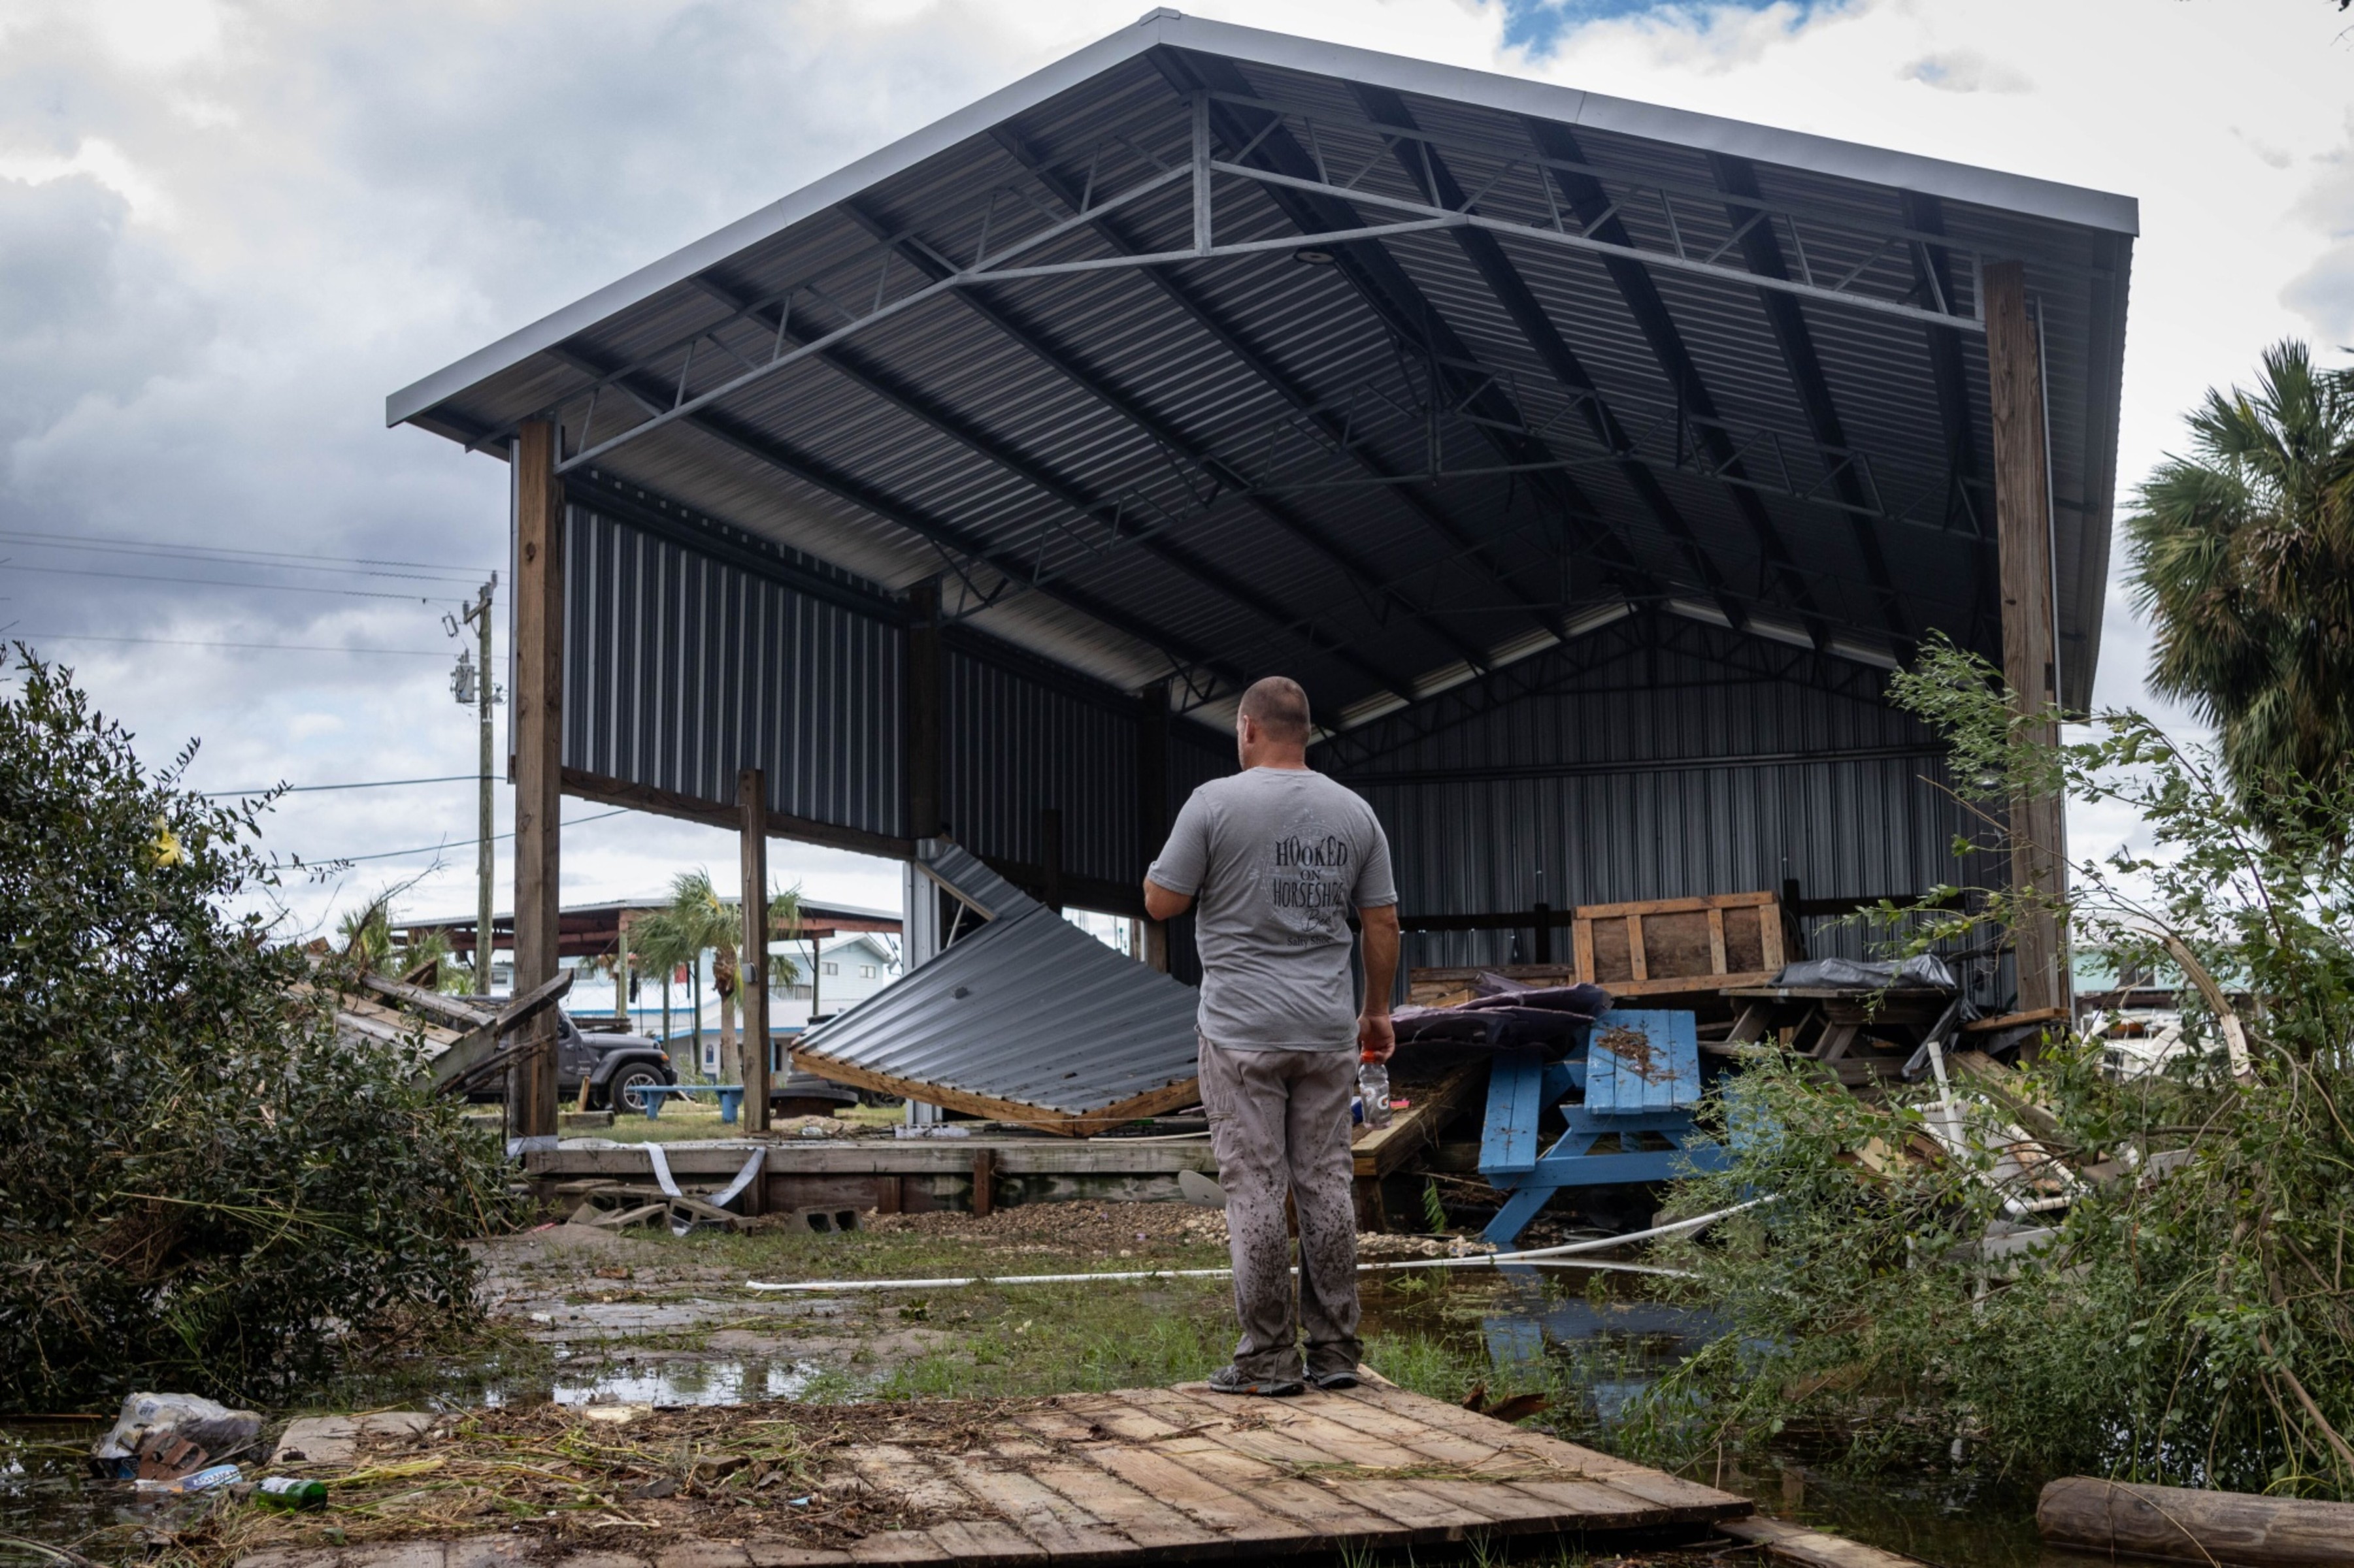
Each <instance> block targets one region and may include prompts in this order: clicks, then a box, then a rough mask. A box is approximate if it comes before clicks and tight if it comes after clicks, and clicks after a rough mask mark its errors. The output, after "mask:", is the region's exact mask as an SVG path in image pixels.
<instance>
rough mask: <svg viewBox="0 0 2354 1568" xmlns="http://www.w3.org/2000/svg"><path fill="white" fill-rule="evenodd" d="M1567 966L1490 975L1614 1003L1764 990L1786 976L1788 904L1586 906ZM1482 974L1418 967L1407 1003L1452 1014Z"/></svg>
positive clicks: (1735, 898) (1743, 898)
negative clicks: (1588, 991) (1587, 987)
mask: <svg viewBox="0 0 2354 1568" xmlns="http://www.w3.org/2000/svg"><path fill="white" fill-rule="evenodd" d="M1570 953H1571V955H1572V961H1571V962H1569V963H1566V964H1515V965H1512V966H1511V967H1510V968H1507V969H1495V970H1492V971H1491V972H1493V973H1497V974H1501V975H1504V976H1506V977H1508V978H1510V979H1512V980H1520V981H1522V983H1524V984H1528V985H1572V984H1576V983H1579V982H1582V981H1590V982H1592V983H1593V984H1595V985H1598V986H1600V987H1601V988H1602V989H1603V990H1605V991H1608V992H1609V993H1610V994H1611V995H1612V996H1614V997H1622V998H1623V997H1637V996H1666V995H1671V994H1675V993H1678V992H1690V991H1717V990H1719V989H1721V988H1723V987H1725V986H1740V985H1764V984H1765V983H1766V982H1767V981H1769V980H1772V979H1773V978H1774V977H1775V976H1776V975H1778V974H1780V973H1781V972H1782V901H1781V900H1780V899H1779V898H1778V897H1776V895H1773V894H1771V893H1716V894H1710V895H1706V896H1704V897H1699V898H1647V899H1643V900H1640V901H1638V902H1636V903H1632V904H1585V905H1580V906H1578V907H1577V908H1576V909H1575V910H1573V911H1572V912H1571V916H1570ZM1479 973H1480V971H1479V969H1413V970H1410V971H1409V972H1408V974H1407V977H1406V980H1407V992H1406V994H1407V998H1408V1000H1409V1001H1413V1002H1414V1003H1416V1005H1418V1006H1424V1007H1446V1006H1450V1005H1452V1004H1454V1003H1456V1002H1458V1001H1469V1000H1470V998H1471V997H1472V995H1473V994H1475V993H1474V990H1473V987H1474V985H1475V984H1476V982H1477V981H1478V980H1479Z"/></svg>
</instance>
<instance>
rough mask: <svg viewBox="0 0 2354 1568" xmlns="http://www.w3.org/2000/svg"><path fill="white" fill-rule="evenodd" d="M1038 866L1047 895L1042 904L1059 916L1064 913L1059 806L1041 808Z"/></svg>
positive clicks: (1061, 830) (1061, 826)
mask: <svg viewBox="0 0 2354 1568" xmlns="http://www.w3.org/2000/svg"><path fill="white" fill-rule="evenodd" d="M1038 864H1039V867H1040V873H1039V874H1040V881H1041V883H1042V890H1043V891H1044V894H1045V897H1044V899H1042V900H1041V901H1040V902H1042V903H1044V905H1045V906H1046V907H1047V908H1049V909H1052V910H1053V911H1054V912H1055V914H1057V915H1059V914H1061V913H1062V912H1063V810H1062V808H1061V807H1059V806H1043V807H1041V808H1039V810H1038Z"/></svg>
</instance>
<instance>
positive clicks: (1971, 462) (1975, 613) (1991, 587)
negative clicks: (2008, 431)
mask: <svg viewBox="0 0 2354 1568" xmlns="http://www.w3.org/2000/svg"><path fill="white" fill-rule="evenodd" d="M1897 199H1898V200H1900V201H1901V202H1903V208H1904V222H1905V226H1906V227H1907V228H1917V229H1919V230H1921V231H1922V232H1923V233H1925V234H1943V233H1944V232H1945V231H1946V210H1945V204H1944V203H1943V202H1941V201H1939V200H1938V199H1937V198H1936V197H1935V196H1929V195H1926V194H1925V193H1923V192H1920V191H1900V192H1898V193H1897ZM1913 270H1914V276H1915V277H1917V278H1918V279H1919V280H1920V286H1921V289H1922V291H1923V292H1925V293H1926V294H1927V295H1928V296H1929V297H1930V298H1931V299H1933V300H1951V299H1952V298H1953V297H1954V276H1953V267H1952V265H1951V263H1950V262H1949V261H1948V260H1947V258H1946V252H1945V249H1944V248H1943V247H1941V246H1935V245H1927V244H1916V245H1914V247H1913ZM1925 337H1926V341H1927V344H1928V347H1929V379H1930V381H1931V382H1932V383H1934V384H1935V387H1936V389H1937V415H1938V419H1939V422H1940V423H1941V424H1943V426H1944V427H1945V435H1946V472H1948V473H1950V474H1952V475H1953V476H1954V483H1953V486H1952V489H1951V491H1950V493H1948V495H1947V496H1946V516H1947V519H1948V521H1950V520H1951V518H1952V515H1953V514H1954V513H1955V512H1956V511H1958V512H1960V513H1961V514H1962V516H1963V518H1964V519H1965V520H1966V521H1967V523H1968V524H1969V531H1970V536H1971V537H1972V539H1973V540H1975V541H1976V543H1977V545H1978V548H1976V549H1974V550H1972V551H1971V552H1970V575H1971V578H1972V592H1971V595H1970V630H1969V641H1970V644H1971V646H1973V647H1978V648H1989V649H1999V648H2000V646H2001V643H2000V641H1999V619H1998V613H1997V605H1998V602H1999V593H1998V590H1997V588H1996V585H1995V580H1994V559H1995V539H1994V533H1993V531H1992V530H1991V529H1989V528H1988V526H1987V520H1986V515H1985V514H1984V512H1983V511H1982V510H1981V509H1980V508H1979V507H1978V505H1977V504H1975V503H1974V501H1973V499H1972V495H1971V486H1972V485H1973V484H1974V483H1975V482H1977V480H1978V432H1977V429H1976V425H1975V421H1974V419H1973V418H1972V416H1971V413H1970V387H1969V379H1968V377H1967V376H1966V375H1965V374H1964V373H1963V369H1962V345H1961V343H1960V342H1959V340H1957V339H1956V337H1955V336H1954V334H1951V333H1944V332H1931V333H1928V334H1925Z"/></svg>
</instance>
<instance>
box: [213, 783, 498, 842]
mask: <svg viewBox="0 0 2354 1568" xmlns="http://www.w3.org/2000/svg"><path fill="white" fill-rule="evenodd" d="M480 779H482V775H481V774H479V773H445V774H443V775H442V776H441V777H440V778H438V779H363V780H362V781H360V782H359V783H356V784H289V785H287V786H286V788H285V789H281V790H279V793H280V794H281V795H305V794H309V793H310V792H312V791H313V790H315V789H395V788H397V787H398V786H400V785H403V784H459V783H465V784H472V783H475V782H478V781H479V780H480ZM276 788H277V786H275V785H266V786H264V787H263V788H261V789H200V790H198V791H197V792H196V793H197V795H198V797H199V798H200V799H202V800H226V799H229V798H231V797H242V796H249V795H267V794H269V793H270V790H271V789H276ZM476 842H480V841H479V840H478V841H476Z"/></svg>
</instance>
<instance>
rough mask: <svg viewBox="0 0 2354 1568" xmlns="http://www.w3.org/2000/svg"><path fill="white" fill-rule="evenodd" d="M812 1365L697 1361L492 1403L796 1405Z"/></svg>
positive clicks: (568, 1383) (608, 1375) (520, 1393)
mask: <svg viewBox="0 0 2354 1568" xmlns="http://www.w3.org/2000/svg"><path fill="white" fill-rule="evenodd" d="M821 1370H822V1369H820V1368H819V1367H818V1366H817V1364H816V1363H815V1362H813V1361H790V1362H784V1361H677V1362H664V1363H661V1364H659V1365H657V1366H655V1367H652V1368H645V1367H632V1368H630V1369H627V1370H622V1371H606V1372H599V1373H598V1374H596V1375H594V1376H591V1377H588V1378H586V1379H581V1378H565V1377H558V1378H557V1379H556V1381H555V1382H554V1383H552V1384H551V1385H550V1386H549V1387H547V1388H546V1389H544V1390H542V1389H528V1390H514V1391H504V1392H503V1393H502V1395H501V1397H499V1398H498V1399H497V1400H496V1402H495V1403H497V1404H533V1403H535V1402H536V1401H540V1400H548V1399H552V1400H554V1401H555V1402H556V1403H557V1404H749V1403H751V1402H752V1401H754V1400H758V1399H799V1398H800V1397H801V1392H802V1391H803V1390H804V1389H806V1388H808V1387H809V1385H810V1384H811V1383H814V1382H816V1381H817V1377H818V1374H819V1372H820V1371H821Z"/></svg>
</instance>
